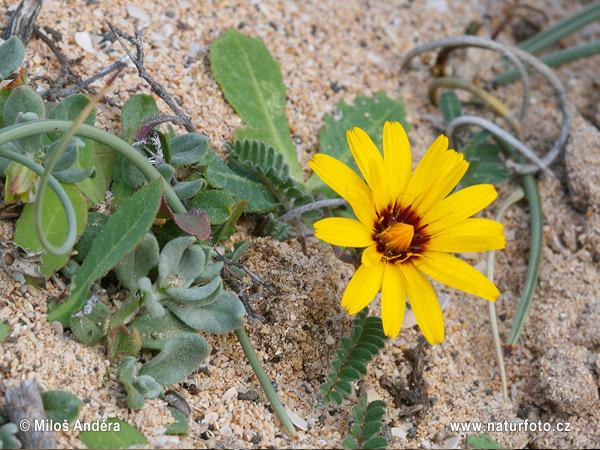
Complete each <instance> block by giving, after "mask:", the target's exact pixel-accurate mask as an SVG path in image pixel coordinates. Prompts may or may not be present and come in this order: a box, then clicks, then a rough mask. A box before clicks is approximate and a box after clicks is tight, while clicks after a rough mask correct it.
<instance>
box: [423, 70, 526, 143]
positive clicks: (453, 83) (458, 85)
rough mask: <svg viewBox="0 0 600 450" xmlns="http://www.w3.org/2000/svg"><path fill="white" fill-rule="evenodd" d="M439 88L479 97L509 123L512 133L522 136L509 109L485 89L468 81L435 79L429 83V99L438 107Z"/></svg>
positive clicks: (446, 78)
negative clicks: (459, 90)
mask: <svg viewBox="0 0 600 450" xmlns="http://www.w3.org/2000/svg"><path fill="white" fill-rule="evenodd" d="M441 86H444V87H449V88H455V89H462V90H463V91H467V92H470V93H471V94H473V95H475V96H477V97H479V98H480V99H481V100H483V101H484V102H485V103H486V104H487V105H488V106H489V107H490V108H492V109H493V110H494V111H495V112H496V113H497V114H499V115H500V116H502V117H503V118H504V119H505V120H506V121H507V122H508V123H509V125H510V126H511V127H512V129H513V131H514V132H515V133H516V134H517V135H518V136H521V135H522V134H523V129H522V128H521V124H520V123H519V121H518V120H517V118H516V117H515V116H514V115H513V113H512V112H511V111H510V109H508V107H507V106H506V105H505V104H504V103H502V102H501V101H500V100H499V99H498V97H496V96H495V95H493V94H491V93H489V92H488V91H486V90H485V89H482V88H480V87H479V86H475V85H474V84H473V83H469V82H468V81H465V80H461V79H460V78H454V77H442V78H436V79H435V80H434V81H433V83H431V85H430V86H429V99H430V100H431V102H432V103H433V104H434V105H435V106H438V104H439V102H438V95H437V91H438V88H439V87H441Z"/></svg>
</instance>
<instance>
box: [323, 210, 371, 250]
mask: <svg viewBox="0 0 600 450" xmlns="http://www.w3.org/2000/svg"><path fill="white" fill-rule="evenodd" d="M315 236H316V237H318V238H319V239H322V240H324V241H325V242H328V243H330V244H333V245H341V246H343V247H367V246H369V245H371V244H373V237H372V236H373V235H372V233H371V230H370V229H369V228H368V227H367V226H365V225H364V224H362V223H361V222H359V221H358V220H353V219H346V218H345V217H330V218H327V219H321V220H319V221H318V222H315Z"/></svg>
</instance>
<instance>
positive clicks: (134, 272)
mask: <svg viewBox="0 0 600 450" xmlns="http://www.w3.org/2000/svg"><path fill="white" fill-rule="evenodd" d="M159 252H160V250H159V248H158V242H157V241H156V238H155V237H154V235H153V234H151V233H146V235H145V236H144V238H143V239H142V241H141V242H140V243H139V244H138V245H137V247H136V248H135V249H134V250H133V251H131V252H129V253H128V254H127V255H125V258H123V260H122V261H121V262H120V263H119V264H117V265H116V266H115V268H114V271H115V275H116V276H117V278H118V279H119V281H120V282H121V283H122V284H123V286H125V287H126V288H127V289H129V290H136V289H137V287H138V284H137V281H138V280H139V279H140V278H143V277H145V276H146V275H148V272H149V271H150V269H152V268H153V267H155V266H156V265H157V264H158V257H159Z"/></svg>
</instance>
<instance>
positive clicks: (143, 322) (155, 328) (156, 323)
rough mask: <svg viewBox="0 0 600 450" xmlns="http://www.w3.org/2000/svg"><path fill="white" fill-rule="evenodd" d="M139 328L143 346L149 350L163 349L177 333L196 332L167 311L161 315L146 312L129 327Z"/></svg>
mask: <svg viewBox="0 0 600 450" xmlns="http://www.w3.org/2000/svg"><path fill="white" fill-rule="evenodd" d="M133 327H135V328H137V329H138V331H139V332H140V336H141V338H142V348H145V349H149V350H162V349H163V347H164V346H165V344H166V343H167V341H168V340H169V339H170V338H171V337H172V336H173V335H175V334H180V333H189V332H192V333H193V332H194V329H193V328H190V327H188V326H187V325H186V324H185V323H183V322H182V321H181V320H179V319H178V318H177V317H175V316H174V315H173V313H172V312H171V311H168V310H167V311H165V314H164V315H163V316H161V317H155V316H153V315H152V314H145V315H143V316H141V317H139V318H137V319H135V320H134V321H133V322H132V323H131V325H130V326H129V328H133Z"/></svg>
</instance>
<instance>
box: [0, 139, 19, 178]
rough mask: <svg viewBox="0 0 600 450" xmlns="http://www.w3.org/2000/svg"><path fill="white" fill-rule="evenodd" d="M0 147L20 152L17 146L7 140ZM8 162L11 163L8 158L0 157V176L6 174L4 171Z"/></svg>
mask: <svg viewBox="0 0 600 450" xmlns="http://www.w3.org/2000/svg"><path fill="white" fill-rule="evenodd" d="M0 149H2V150H7V151H9V152H13V153H20V152H19V148H18V147H17V146H16V145H15V144H13V143H12V142H7V143H6V144H4V145H0ZM10 163H11V160H10V159H8V158H0V177H5V176H6V173H5V172H6V169H7V167H8V166H9V165H10Z"/></svg>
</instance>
